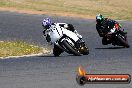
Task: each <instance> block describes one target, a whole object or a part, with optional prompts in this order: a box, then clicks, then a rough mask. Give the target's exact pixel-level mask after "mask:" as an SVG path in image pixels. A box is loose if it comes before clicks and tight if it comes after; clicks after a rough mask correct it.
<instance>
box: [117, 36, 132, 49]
mask: <svg viewBox="0 0 132 88" xmlns="http://www.w3.org/2000/svg"><path fill="white" fill-rule="evenodd" d="M124 37H125V39H124V38H122V37H121V36H119V35H118V36H117V38H118V40H119V41H120V43H121V44H122V46H124V47H126V48H129V47H130V46H129V45H128V41H127V36H126V35H125V36H124Z"/></svg>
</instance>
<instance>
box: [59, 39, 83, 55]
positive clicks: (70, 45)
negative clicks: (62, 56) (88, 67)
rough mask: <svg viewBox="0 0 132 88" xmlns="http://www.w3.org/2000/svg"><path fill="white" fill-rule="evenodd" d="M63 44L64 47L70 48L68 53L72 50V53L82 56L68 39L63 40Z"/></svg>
mask: <svg viewBox="0 0 132 88" xmlns="http://www.w3.org/2000/svg"><path fill="white" fill-rule="evenodd" d="M62 44H63V47H65V49H67V50H68V53H69V52H70V53H72V54H74V55H75V56H81V54H80V52H79V51H78V50H77V49H76V48H75V47H74V46H73V45H72V44H70V43H69V42H68V41H66V40H63V41H62Z"/></svg>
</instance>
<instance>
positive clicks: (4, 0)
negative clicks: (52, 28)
mask: <svg viewBox="0 0 132 88" xmlns="http://www.w3.org/2000/svg"><path fill="white" fill-rule="evenodd" d="M131 6H132V0H125V1H122V0H1V1H0V7H14V8H17V9H27V10H36V11H42V12H45V11H47V12H48V13H49V14H55V13H57V12H58V13H64V14H66V13H67V14H78V15H84V16H86V15H88V16H95V15H96V14H98V13H101V14H104V15H105V16H106V17H110V18H114V19H121V20H132V10H131Z"/></svg>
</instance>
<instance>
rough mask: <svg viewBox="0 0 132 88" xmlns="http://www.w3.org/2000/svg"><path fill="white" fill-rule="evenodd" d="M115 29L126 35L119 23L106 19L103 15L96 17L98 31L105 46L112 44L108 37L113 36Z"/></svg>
mask: <svg viewBox="0 0 132 88" xmlns="http://www.w3.org/2000/svg"><path fill="white" fill-rule="evenodd" d="M115 29H118V30H119V31H121V32H122V33H124V29H122V26H121V24H119V23H118V22H117V21H115V20H112V19H108V18H104V17H103V15H101V14H98V15H96V30H97V32H98V34H99V36H100V37H103V38H102V44H103V45H107V44H109V43H111V40H110V39H108V35H109V34H112V33H113V32H114V30H115ZM121 29H122V30H121Z"/></svg>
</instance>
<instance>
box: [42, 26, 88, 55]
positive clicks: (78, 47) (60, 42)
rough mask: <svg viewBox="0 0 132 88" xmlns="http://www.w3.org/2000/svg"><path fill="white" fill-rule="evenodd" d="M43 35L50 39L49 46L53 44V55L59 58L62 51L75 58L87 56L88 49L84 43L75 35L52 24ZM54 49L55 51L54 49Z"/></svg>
mask: <svg viewBox="0 0 132 88" xmlns="http://www.w3.org/2000/svg"><path fill="white" fill-rule="evenodd" d="M45 34H46V35H47V36H49V37H50V40H51V41H50V42H51V44H54V49H53V54H54V56H59V55H60V54H61V53H62V52H63V51H65V52H67V53H69V54H73V55H76V56H80V55H81V54H83V55H88V54H89V49H88V47H86V45H85V42H84V41H83V40H82V39H80V38H79V37H78V36H77V35H76V33H74V32H72V31H70V30H67V29H66V28H64V27H61V26H59V25H58V24H56V23H54V25H51V27H50V28H49V29H47V30H46V31H45ZM55 48H56V49H55Z"/></svg>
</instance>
